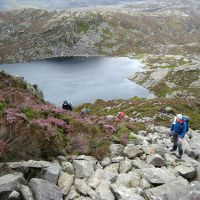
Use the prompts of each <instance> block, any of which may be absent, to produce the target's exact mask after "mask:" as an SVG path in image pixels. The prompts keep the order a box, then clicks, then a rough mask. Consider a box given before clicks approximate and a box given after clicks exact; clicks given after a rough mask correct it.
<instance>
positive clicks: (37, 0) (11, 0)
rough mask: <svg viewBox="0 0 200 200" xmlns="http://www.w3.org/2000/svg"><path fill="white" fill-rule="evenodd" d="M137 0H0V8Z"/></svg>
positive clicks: (65, 6) (62, 5) (63, 5)
mask: <svg viewBox="0 0 200 200" xmlns="http://www.w3.org/2000/svg"><path fill="white" fill-rule="evenodd" d="M135 1H139V0H34V1H30V0H0V10H10V9H18V8H29V7H31V8H43V9H67V8H80V7H90V6H98V5H114V6H116V5H124V4H126V3H130V2H135Z"/></svg>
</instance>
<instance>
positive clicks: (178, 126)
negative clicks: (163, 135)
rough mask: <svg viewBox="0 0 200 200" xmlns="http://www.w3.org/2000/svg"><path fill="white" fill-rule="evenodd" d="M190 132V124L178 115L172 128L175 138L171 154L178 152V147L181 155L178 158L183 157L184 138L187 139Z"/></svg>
mask: <svg viewBox="0 0 200 200" xmlns="http://www.w3.org/2000/svg"><path fill="white" fill-rule="evenodd" d="M187 131H188V123H187V121H186V119H185V118H184V116H183V115H181V114H178V115H177V116H176V117H175V118H174V122H173V123H172V126H171V132H172V137H173V143H174V145H173V147H172V149H171V150H170V151H171V152H173V151H176V150H177V147H178V151H179V155H178V156H177V157H178V158H182V155H183V148H182V142H183V138H184V137H185V134H186V132H187Z"/></svg>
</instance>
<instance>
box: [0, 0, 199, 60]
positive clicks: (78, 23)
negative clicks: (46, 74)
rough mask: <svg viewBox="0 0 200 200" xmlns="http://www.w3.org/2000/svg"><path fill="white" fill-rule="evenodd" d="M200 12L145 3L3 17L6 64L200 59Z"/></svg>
mask: <svg viewBox="0 0 200 200" xmlns="http://www.w3.org/2000/svg"><path fill="white" fill-rule="evenodd" d="M151 7H154V9H152V10H151V9H150V8H151ZM198 8H199V7H198V5H195V4H191V5H190V7H188V6H186V5H185V4H182V5H181V4H180V5H179V6H177V5H176V4H175V5H171V3H170V2H167V3H164V2H159V3H155V2H151V3H150V2H148V1H147V2H146V1H144V2H142V3H140V4H139V3H138V4H133V5H132V7H131V6H130V7H120V8H118V7H117V8H114V7H102V8H90V9H89V8H88V9H82V10H81V9H80V10H64V11H45V10H35V9H24V10H16V11H11V12H1V13H0V29H1V36H0V42H1V50H2V51H1V55H0V56H1V60H0V62H1V63H3V62H16V61H18V62H20V61H26V60H33V59H38V58H46V57H55V56H57V57H59V56H79V55H82V56H83V55H85V56H90V55H112V56H113V55H119V56H122V55H135V54H137V55H138V54H144V53H155V54H159V53H166V54H171V53H172V54H174V53H175V54H179V53H180V54H184V55H185V54H190V53H192V54H197V55H198V52H199V51H198V48H199V40H200V36H199V34H198V33H199V29H200V20H199V18H200V15H199V10H198ZM185 45H186V46H185ZM187 45H189V49H188V50H186V49H187Z"/></svg>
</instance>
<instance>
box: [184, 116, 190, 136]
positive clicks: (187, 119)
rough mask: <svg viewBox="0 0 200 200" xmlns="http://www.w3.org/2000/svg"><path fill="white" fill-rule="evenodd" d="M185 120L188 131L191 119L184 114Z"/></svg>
mask: <svg viewBox="0 0 200 200" xmlns="http://www.w3.org/2000/svg"><path fill="white" fill-rule="evenodd" d="M183 120H184V122H185V124H186V132H188V130H189V122H190V119H189V117H186V116H183Z"/></svg>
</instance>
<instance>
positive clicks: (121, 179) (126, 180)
mask: <svg viewBox="0 0 200 200" xmlns="http://www.w3.org/2000/svg"><path fill="white" fill-rule="evenodd" d="M131 180H132V177H131V174H130V172H129V173H128V174H119V175H118V176H117V180H116V182H115V184H116V185H123V186H125V187H127V188H130V187H131V185H130V181H131Z"/></svg>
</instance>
